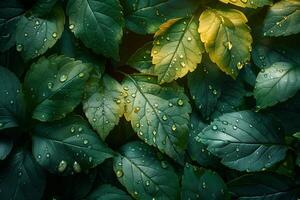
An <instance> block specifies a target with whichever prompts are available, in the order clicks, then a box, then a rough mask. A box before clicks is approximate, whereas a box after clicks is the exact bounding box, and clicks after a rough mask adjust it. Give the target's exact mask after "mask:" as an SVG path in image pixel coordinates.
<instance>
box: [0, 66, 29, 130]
mask: <svg viewBox="0 0 300 200" xmlns="http://www.w3.org/2000/svg"><path fill="white" fill-rule="evenodd" d="M0 80H1V84H0V130H2V129H5V128H11V127H16V126H19V124H20V123H21V122H22V119H24V117H25V103H24V99H23V94H22V90H21V84H20V81H19V80H18V78H17V77H16V76H15V75H14V74H13V73H12V72H10V71H8V70H7V69H5V68H3V67H1V66H0Z"/></svg>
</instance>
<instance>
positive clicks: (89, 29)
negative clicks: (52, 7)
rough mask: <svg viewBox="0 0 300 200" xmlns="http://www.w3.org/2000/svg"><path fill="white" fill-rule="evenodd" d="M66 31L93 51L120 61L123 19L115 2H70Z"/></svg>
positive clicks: (118, 4)
mask: <svg viewBox="0 0 300 200" xmlns="http://www.w3.org/2000/svg"><path fill="white" fill-rule="evenodd" d="M67 14H68V15H69V24H70V26H69V28H70V29H71V31H72V32H74V34H75V36H76V37H78V38H80V39H81V41H82V42H83V43H84V44H85V46H87V47H88V48H91V49H92V50H93V51H94V52H96V53H100V54H103V55H104V56H107V57H111V58H114V59H119V44H120V42H121V39H122V36H123V30H122V28H123V25H124V19H123V14H122V10H121V6H120V3H119V1H118V0H70V1H68V7H67Z"/></svg>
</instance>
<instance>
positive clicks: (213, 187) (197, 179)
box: [181, 164, 229, 200]
mask: <svg viewBox="0 0 300 200" xmlns="http://www.w3.org/2000/svg"><path fill="white" fill-rule="evenodd" d="M181 184H182V189H181V199H191V200H196V199H212V200H213V199H215V200H222V199H229V194H228V191H227V187H226V184H225V183H224V181H223V180H222V178H221V177H220V176H219V175H218V174H217V173H216V172H213V171H211V170H204V169H200V168H198V167H195V166H192V165H189V164H187V165H186V167H185V168H184V174H183V176H182V183H181Z"/></svg>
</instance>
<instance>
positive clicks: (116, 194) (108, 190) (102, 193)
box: [85, 184, 131, 200]
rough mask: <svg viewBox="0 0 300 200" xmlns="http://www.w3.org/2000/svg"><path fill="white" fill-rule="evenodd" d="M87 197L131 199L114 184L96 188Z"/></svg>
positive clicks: (102, 199) (112, 199) (110, 199)
mask: <svg viewBox="0 0 300 200" xmlns="http://www.w3.org/2000/svg"><path fill="white" fill-rule="evenodd" d="M85 199H87V200H95V199H97V200H130V199H131V198H130V196H128V195H127V194H126V193H125V192H124V191H122V190H120V189H119V188H117V187H114V186H112V185H108V184H103V185H100V186H98V187H96V189H94V190H93V191H92V192H91V194H89V195H88V196H87V197H86V198H85Z"/></svg>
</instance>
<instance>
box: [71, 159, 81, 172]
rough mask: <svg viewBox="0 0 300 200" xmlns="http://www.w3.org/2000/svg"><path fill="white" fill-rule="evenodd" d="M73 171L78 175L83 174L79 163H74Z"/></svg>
mask: <svg viewBox="0 0 300 200" xmlns="http://www.w3.org/2000/svg"><path fill="white" fill-rule="evenodd" d="M73 170H74V171H75V172H76V173H80V172H81V166H80V164H79V163H78V162H76V161H75V162H74V163H73Z"/></svg>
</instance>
